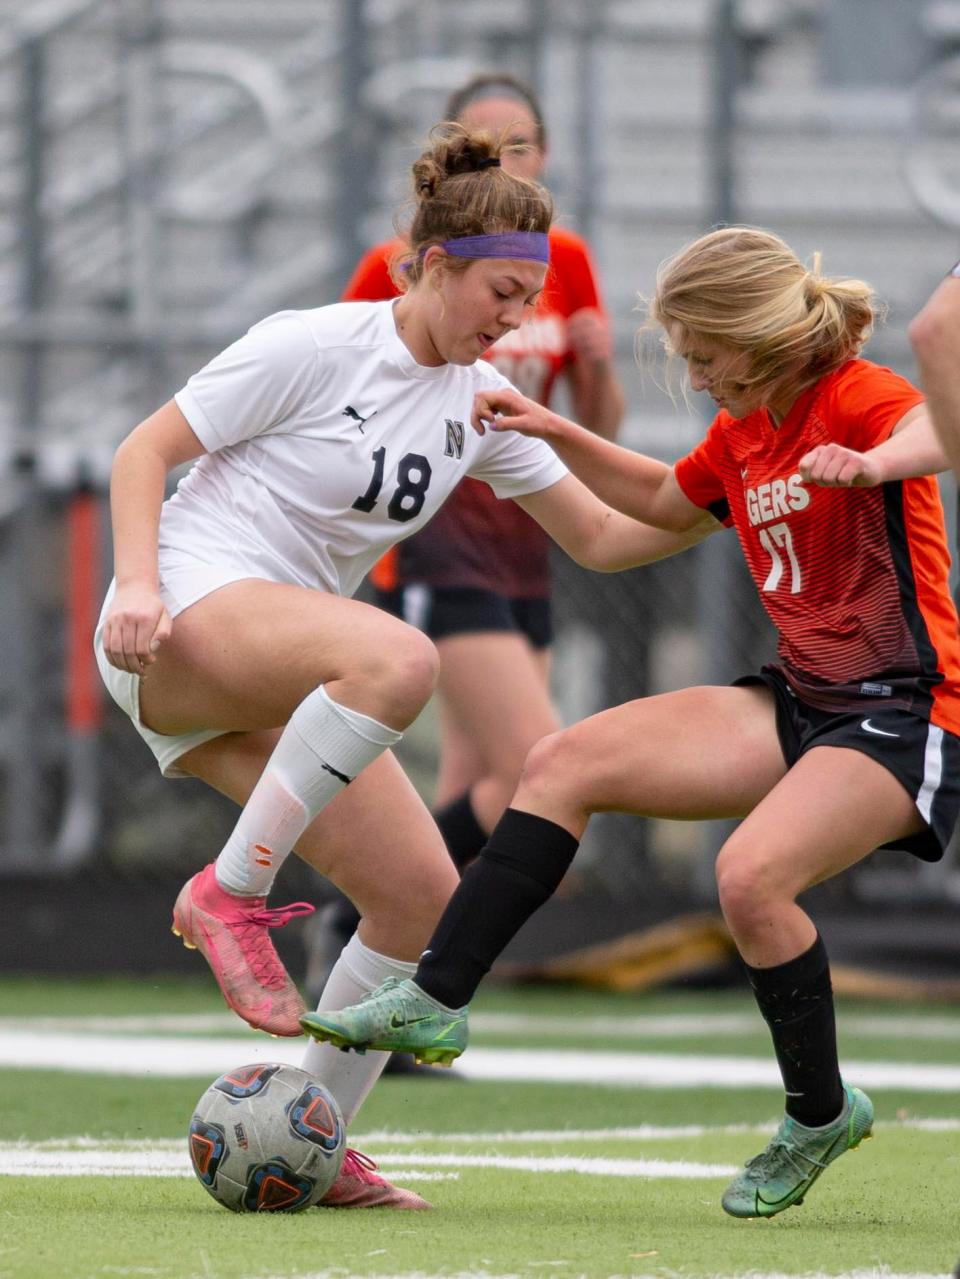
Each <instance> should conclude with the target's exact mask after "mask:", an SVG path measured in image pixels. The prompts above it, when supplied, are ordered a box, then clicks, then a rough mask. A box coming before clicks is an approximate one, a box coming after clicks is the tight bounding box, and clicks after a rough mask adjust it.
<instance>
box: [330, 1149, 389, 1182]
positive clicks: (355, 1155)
mask: <svg viewBox="0 0 960 1279" xmlns="http://www.w3.org/2000/svg"><path fill="white" fill-rule="evenodd" d="M376 1169H377V1164H376V1162H375V1161H374V1160H373V1159H371V1158H370V1156H369V1155H365V1154H363V1152H362V1151H360V1150H354V1149H353V1147H352V1146H348V1147H347V1149H346V1152H345V1154H344V1156H343V1164H342V1166H341V1169H340V1172H341V1175H342V1174H343V1173H346V1174H347V1175H348V1176H351V1177H358V1178H359V1179H360V1181H365V1182H368V1183H371V1184H373V1185H375V1186H382V1185H383V1184H384V1181H383V1178H382V1177H378V1176H377V1175H376Z"/></svg>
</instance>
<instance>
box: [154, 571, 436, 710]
mask: <svg viewBox="0 0 960 1279" xmlns="http://www.w3.org/2000/svg"><path fill="white" fill-rule="evenodd" d="M436 667H437V657H436V650H435V649H434V648H433V645H432V644H431V643H430V641H429V640H428V639H427V638H426V636H424V635H422V634H421V633H420V632H419V631H417V630H415V629H414V628H413V627H411V626H408V625H407V624H406V623H405V622H402V621H400V620H399V619H397V618H394V617H391V616H390V615H389V614H387V613H384V612H382V611H381V610H380V609H377V608H373V607H371V606H370V605H368V604H362V603H359V602H358V601H356V600H348V599H341V598H340V597H339V596H336V595H328V594H324V593H323V592H320V591H313V590H308V589H306V588H304V587H299V586H288V585H284V584H279V583H275V582H265V581H260V580H258V579H248V580H245V581H242V582H233V583H231V584H230V585H228V586H223V587H221V588H220V589H219V590H217V591H214V592H212V593H211V594H210V595H207V596H205V597H204V598H203V599H201V600H198V601H197V603H195V604H192V605H191V606H190V607H189V608H187V609H185V610H184V611H183V612H182V613H180V614H179V615H178V616H177V617H176V618H175V619H174V622H173V631H172V634H171V636H170V639H169V640H168V641H167V642H166V644H164V646H163V648H162V649H161V651H160V653H159V655H158V657H157V661H156V662H155V663H154V664H153V665H152V666H151V667H150V669H149V671H148V672H147V675H146V677H145V678H144V679H143V681H142V685H141V690H140V710H141V716H142V718H143V721H144V723H145V724H147V725H148V726H149V727H150V728H152V729H154V730H155V731H156V732H159V733H168V734H175V733H182V732H187V731H190V730H192V729H196V728H224V729H243V730H250V729H261V728H274V727H277V726H279V725H282V724H285V723H286V722H287V720H288V719H289V717H290V715H291V714H292V712H293V710H294V708H295V707H296V706H298V705H299V703H300V702H301V701H302V700H303V699H304V697H306V696H307V694H308V693H310V692H312V691H313V689H315V688H316V687H317V685H318V684H321V683H322V684H325V685H326V687H327V690H328V692H329V693H330V696H331V697H333V698H334V699H335V700H337V699H340V700H342V701H343V702H344V703H345V704H346V705H348V706H351V707H352V708H353V709H354V710H358V711H361V712H363V713H364V714H367V715H371V716H373V717H374V718H375V719H380V720H382V721H383V722H384V723H387V724H390V725H391V727H395V728H405V727H406V725H407V723H409V722H410V720H411V719H413V718H414V717H415V716H416V715H417V714H418V713H419V711H420V709H422V706H423V704H424V703H425V701H426V700H427V698H428V697H429V695H430V692H431V691H432V689H433V684H434V681H435V678H436Z"/></svg>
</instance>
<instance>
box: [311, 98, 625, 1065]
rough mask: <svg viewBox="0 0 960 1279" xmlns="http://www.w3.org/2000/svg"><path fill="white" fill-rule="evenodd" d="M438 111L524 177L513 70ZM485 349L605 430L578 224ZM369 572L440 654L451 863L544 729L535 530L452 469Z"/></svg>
mask: <svg viewBox="0 0 960 1279" xmlns="http://www.w3.org/2000/svg"><path fill="white" fill-rule="evenodd" d="M446 118H447V119H449V120H458V121H460V122H461V123H462V124H464V125H467V126H468V127H470V128H481V129H489V130H491V131H492V132H494V133H495V134H497V135H500V134H501V133H504V132H505V133H506V136H507V137H508V138H509V141H510V144H511V150H510V151H509V152H508V153H507V154H505V156H504V165H505V167H506V168H507V169H508V171H509V172H511V173H514V174H517V175H518V176H519V177H523V178H527V179H530V180H532V181H536V180H538V179H539V178H540V175H541V174H542V172H543V169H544V165H545V164H546V160H547V138H546V128H545V125H544V121H543V113H542V111H541V108H540V104H539V102H538V101H537V98H536V96H535V94H534V93H533V91H532V90H531V89H530V88H529V87H528V86H527V85H526V84H524V83H523V82H522V81H520V80H517V79H515V78H514V77H513V76H509V75H504V74H499V73H493V74H483V75H478V76H475V77H474V78H473V79H472V80H470V81H469V82H468V83H467V84H465V85H464V86H463V87H462V88H461V89H459V90H458V91H457V92H455V93H454V94H453V95H452V97H451V98H450V100H449V101H448V103H447V105H446ZM403 247H404V246H403V242H402V240H396V239H394V240H388V241H386V242H384V243H382V244H377V245H375V246H374V247H373V248H372V249H370V250H369V252H368V253H367V254H366V255H365V256H364V257H363V259H362V260H361V262H360V263H359V265H358V267H357V269H356V271H355V272H354V275H353V277H352V278H351V280H350V282H349V283H348V285H347V287H346V290H345V292H344V297H345V298H348V299H365V300H370V301H373V300H377V299H381V298H390V297H395V296H396V295H397V293H398V291H399V286H398V285H397V283H396V276H395V272H392V270H391V263H392V262H393V261H394V259H396V257H397V256H398V254H399V253H402V251H403ZM485 358H486V359H488V360H490V361H491V363H492V364H493V365H494V367H495V368H496V369H498V370H499V371H500V372H501V373H502V374H503V375H504V376H505V377H507V378H508V379H509V380H510V382H512V384H513V385H514V386H516V387H517V388H518V389H519V390H520V391H522V392H523V393H524V394H525V395H528V396H530V398H531V399H534V400H536V401H537V402H538V403H540V404H548V403H549V402H550V400H551V397H552V396H553V395H554V392H555V390H556V387H557V386H558V384H559V383H561V382H563V383H564V384H565V385H566V388H567V391H568V393H569V397H570V401H571V404H572V406H573V411H574V415H575V416H576V418H577V420H578V421H580V422H582V423H583V424H584V426H586V427H588V428H589V429H590V430H591V431H595V432H596V433H597V434H598V435H601V436H604V437H605V438H607V439H613V438H615V436H616V433H617V429H618V427H619V425H620V421H621V418H622V416H623V407H624V400H623V392H622V390H621V388H620V384H619V381H618V379H617V374H616V369H615V365H614V349H613V337H612V333H611V328H610V322H609V319H608V317H607V314H606V312H605V310H604V307H603V303H602V301H601V296H600V288H599V286H598V284H597V278H596V272H595V270H594V267H593V263H592V260H591V256H590V251H589V249H588V247H587V245H586V243H585V242H584V240H583V239H581V237H580V236H578V235H575V234H574V233H573V232H572V231H568V230H565V229H563V228H561V227H557V226H553V227H551V229H550V270H549V273H548V275H547V281H546V284H545V286H544V289H543V293H542V294H541V296H540V298H539V300H538V302H537V305H536V308H535V309H534V311H533V313H532V315H531V316H530V317H529V318H528V319H527V320H526V322H525V323H524V325H523V327H522V328H520V329H518V330H514V331H512V332H510V333H508V334H506V335H505V336H504V337H503V338H501V339H500V341H498V342H497V344H496V345H495V346H494V347H493V349H492V350H490V351H489V352H487V353H486V355H485ZM372 580H373V583H374V585H375V587H376V590H377V602H378V603H380V604H381V605H382V606H383V607H384V608H386V609H389V610H390V611H391V612H392V613H395V614H396V615H397V616H398V617H402V618H404V619H405V620H406V621H408V622H410V623H411V624H413V625H415V626H418V627H420V628H421V629H422V630H423V631H425V633H426V634H427V635H429V636H430V638H431V639H432V640H434V642H435V643H436V645H437V650H438V652H439V654H440V677H439V685H438V692H439V722H440V761H439V775H438V778H437V784H436V793H435V796H434V816H435V817H436V820H437V824H438V825H439V827H440V830H441V833H442V834H443V837H444V840H445V841H446V844H447V847H448V849H449V850H450V855H451V857H452V858H453V860H454V862H455V864H456V866H457V868H458V869H460V870H462V869H463V867H464V866H466V865H467V863H468V862H469V861H470V860H471V859H472V858H473V857H475V856H476V855H477V853H479V851H480V849H481V848H482V847H483V844H484V842H485V840H486V838H487V835H488V834H489V833H490V831H491V830H492V829H493V827H494V824H495V823H496V821H497V820H498V818H499V817H500V815H501V813H502V812H503V810H504V808H506V806H507V804H508V802H509V800H510V796H511V795H512V794H513V791H514V788H515V786H516V783H517V778H518V777H519V775H520V766H521V764H522V763H523V760H524V759H525V757H526V755H527V752H528V751H529V750H530V748H531V746H533V744H534V743H535V742H536V741H538V740H539V739H540V738H541V737H543V736H545V735H546V734H547V733H551V732H554V731H555V730H556V729H557V728H558V727H559V726H560V724H559V719H558V716H557V712H556V711H555V709H554V707H553V704H552V702H551V699H550V691H549V657H550V644H551V641H552V638H553V626H552V620H551V602H550V567H549V539H548V538H547V535H546V534H545V533H544V531H543V530H542V529H541V528H540V526H539V525H538V524H537V523H536V522H535V521H534V520H532V519H531V518H530V517H529V515H527V514H526V512H525V511H523V510H522V509H521V508H520V507H519V506H517V505H516V504H514V503H512V502H498V501H497V499H496V497H495V496H494V494H493V492H492V491H491V489H490V487H489V486H488V485H487V484H484V483H483V482H482V481H479V480H474V479H467V480H464V481H463V483H462V484H460V485H459V487H458V488H457V489H456V490H455V492H454V493H453V494H452V496H451V497H450V498H449V499H448V501H447V502H446V504H445V505H444V507H443V509H442V510H441V511H440V512H439V513H438V515H437V517H436V518H435V519H434V520H432V521H431V522H430V524H429V525H428V526H427V527H426V528H425V529H423V531H422V532H419V533H417V534H416V535H415V536H414V537H412V538H409V539H407V540H406V541H405V542H403V543H402V544H401V545H399V546H397V547H396V548H394V550H393V551H391V552H390V553H389V554H388V555H387V556H386V557H385V558H384V559H383V560H382V561H381V562H380V563H379V564H378V565H377V566H376V568H375V569H374V570H373V574H372ZM356 926H357V914H356V910H355V909H354V907H353V906H352V904H351V903H350V902H349V901H347V900H346V899H345V898H342V897H341V898H339V899H338V900H336V901H335V902H332V903H330V904H329V905H328V906H327V907H326V908H325V909H324V910H323V911H322V912H321V913H320V915H319V916H318V918H317V922H316V924H315V925H312V926H311V927H310V928H309V929H308V930H307V936H308V938H309V939H310V944H311V946H312V952H313V953H312V955H311V960H310V964H309V967H308V975H307V987H308V990H309V991H311V992H314V991H317V992H319V990H320V989H321V988H322V986H323V982H324V980H325V978H326V975H327V973H328V971H329V969H330V966H331V964H332V963H333V962H334V961H335V959H336V956H337V955H338V954H339V952H340V950H341V948H342V947H343V945H344V944H345V943H346V941H347V940H348V939H349V938H350V937H351V936H352V934H353V932H354V930H355V928H356ZM395 1065H398V1066H399V1065H400V1063H395Z"/></svg>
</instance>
